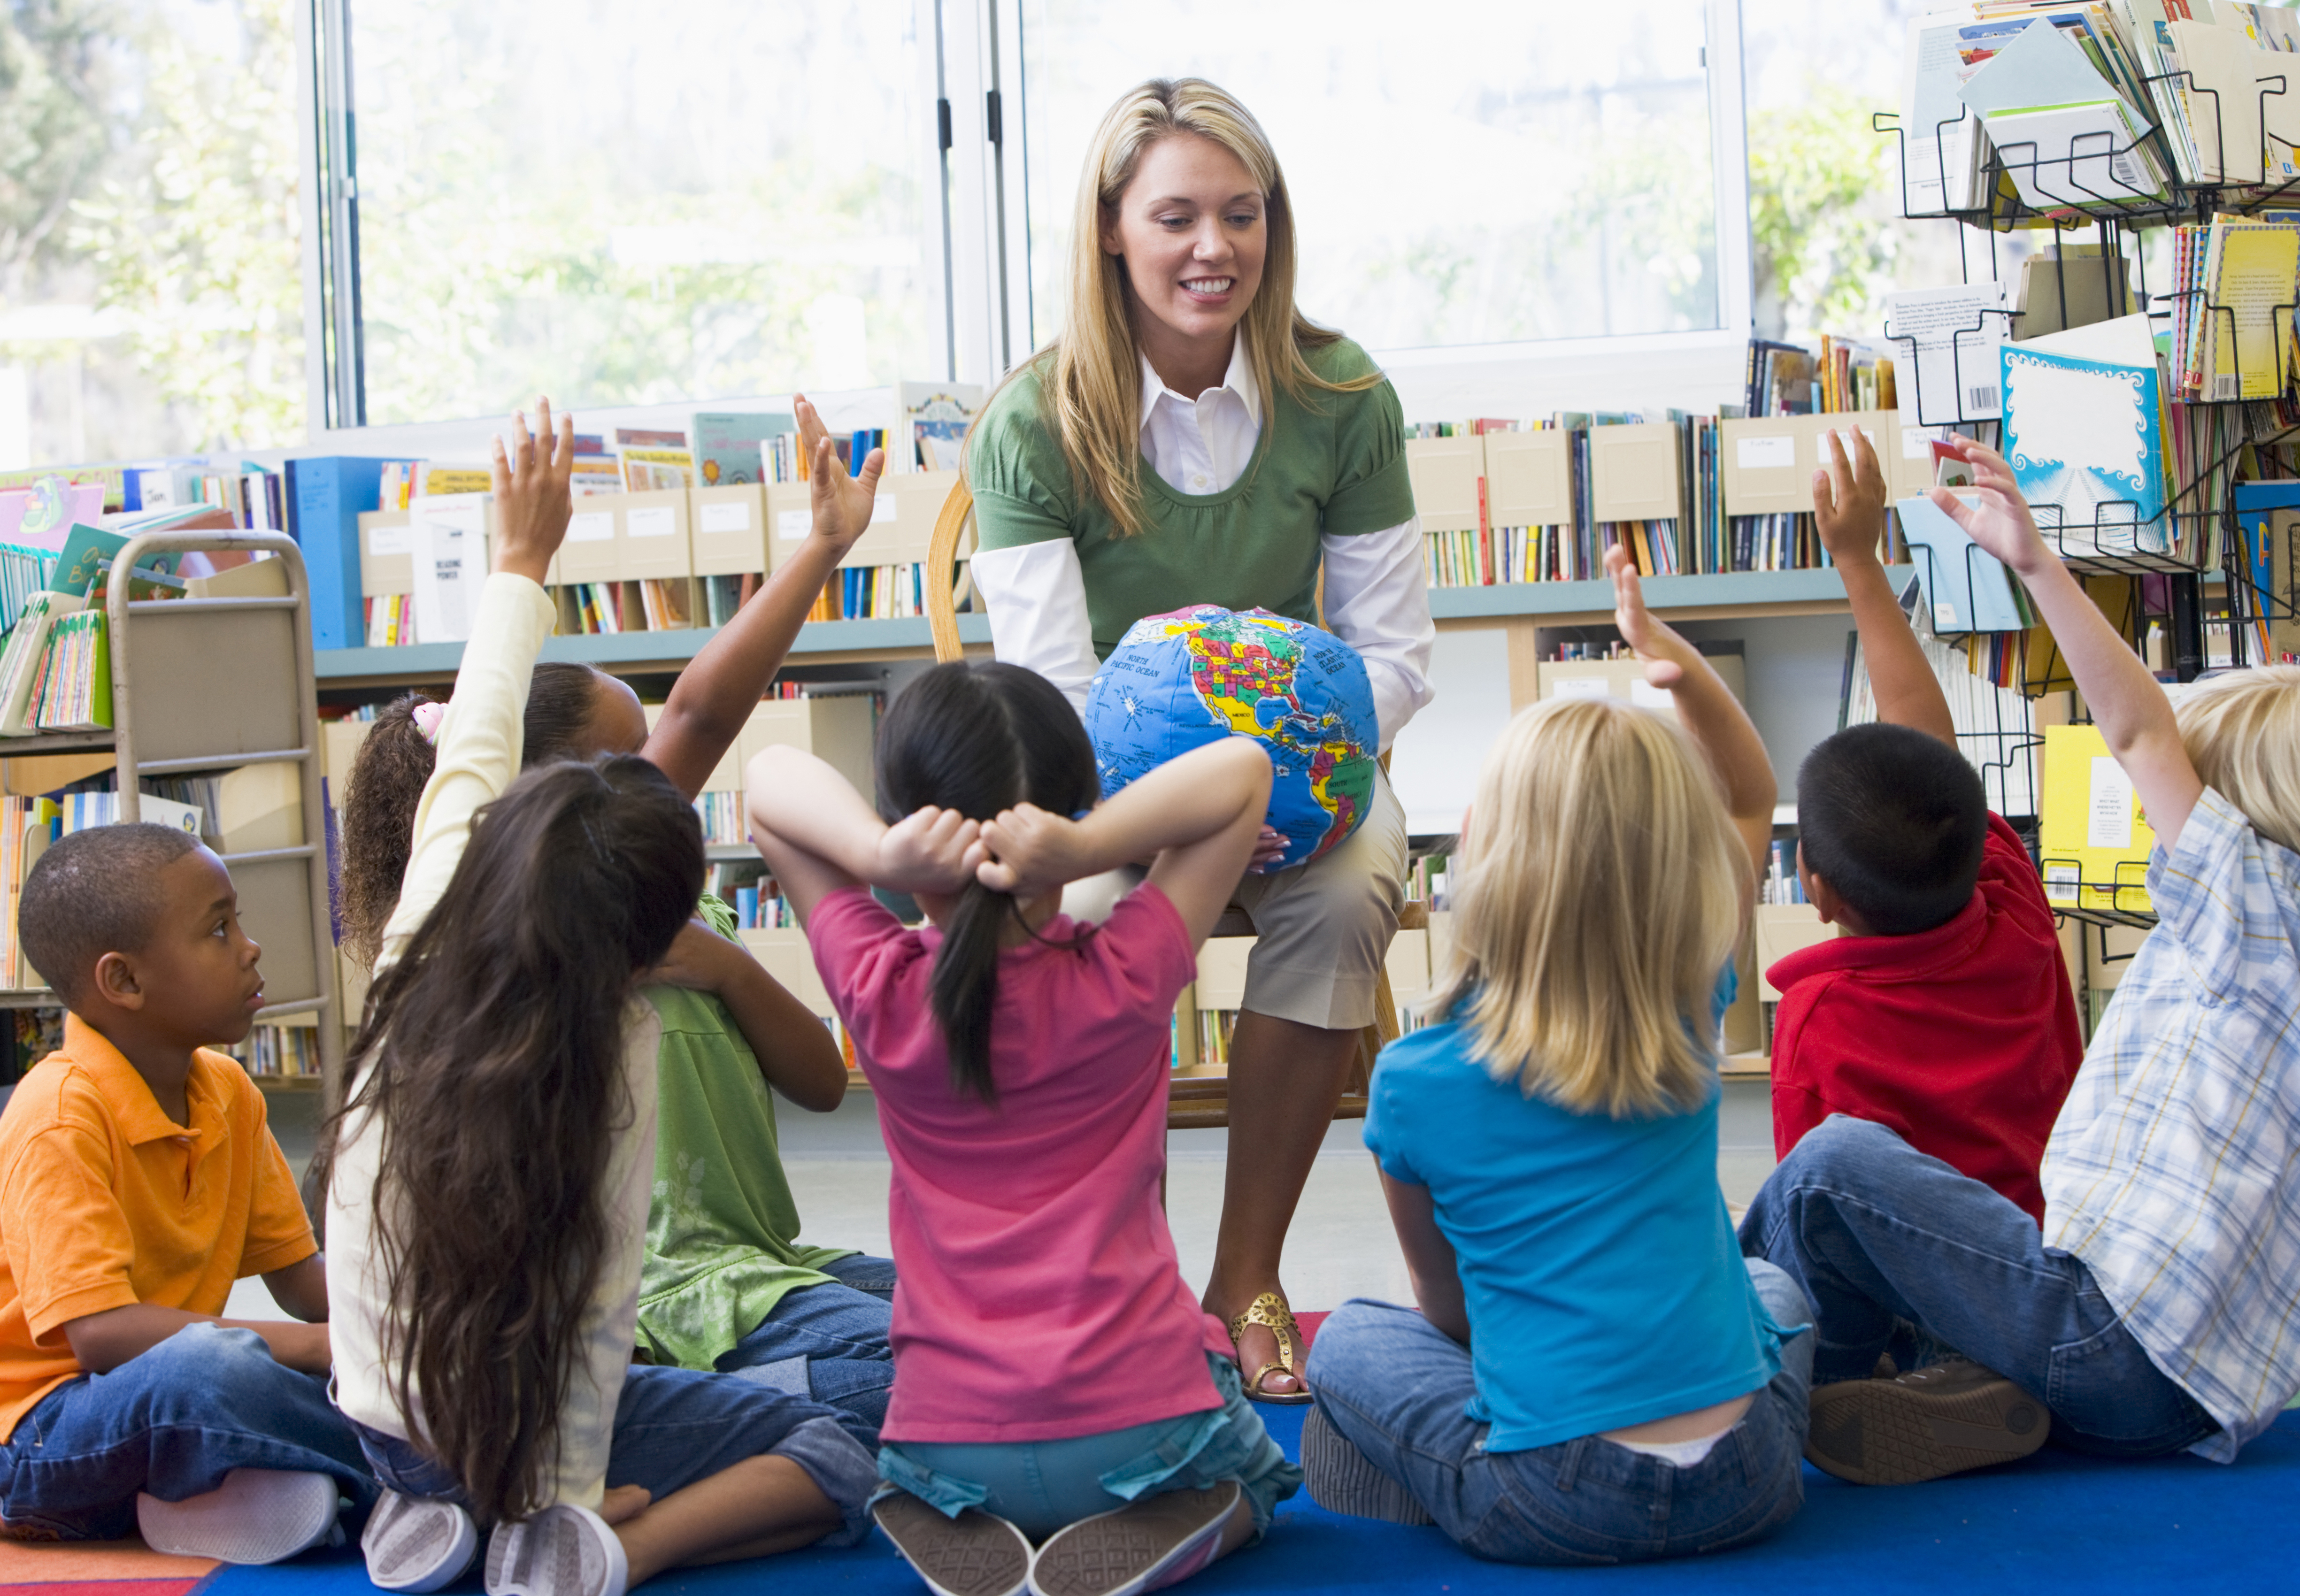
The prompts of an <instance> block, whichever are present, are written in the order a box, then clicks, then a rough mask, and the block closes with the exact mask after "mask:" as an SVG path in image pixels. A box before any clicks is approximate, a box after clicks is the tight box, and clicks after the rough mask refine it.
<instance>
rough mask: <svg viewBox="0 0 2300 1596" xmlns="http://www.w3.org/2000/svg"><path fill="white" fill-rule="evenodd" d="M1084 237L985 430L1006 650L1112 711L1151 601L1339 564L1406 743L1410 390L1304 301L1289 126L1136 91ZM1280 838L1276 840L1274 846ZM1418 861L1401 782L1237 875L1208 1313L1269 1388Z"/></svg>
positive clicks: (1292, 578)
mask: <svg viewBox="0 0 2300 1596" xmlns="http://www.w3.org/2000/svg"><path fill="white" fill-rule="evenodd" d="M1294 270H1295V243H1294V220H1293V214H1292V211H1291V208H1290V205H1289V203H1288V198H1287V193H1286V180H1285V178H1284V176H1283V175H1282V174H1281V173H1280V171H1279V167H1278V158H1277V156H1276V155H1275V154H1273V153H1272V152H1271V147H1270V142H1269V140H1268V138H1266V137H1264V136H1263V131H1262V129H1261V127H1260V126H1259V125H1258V124H1257V123H1256V122H1255V121H1254V118H1253V116H1252V114H1251V113H1249V112H1247V111H1246V108H1245V107H1244V106H1243V105H1240V104H1238V102H1237V101H1236V100H1234V99H1232V98H1231V97H1230V96H1229V95H1227V94H1225V93H1223V92H1222V91H1221V89H1219V88H1217V87H1214V86H1213V84H1211V83H1206V82H1203V81H1201V80H1199V79H1188V78H1186V79H1179V80H1175V81H1167V80H1163V79H1160V80H1156V81H1153V82H1149V83H1145V84H1143V85H1142V86H1141V87H1138V88H1136V89H1134V90H1132V91H1130V92H1129V93H1128V94H1126V95H1125V96H1122V97H1121V99H1120V100H1119V102H1118V103H1117V104H1115V105H1113V106H1112V107H1111V109H1110V112H1109V113H1108V114H1107V115H1105V116H1104V118H1103V121H1102V126H1101V128H1100V129H1098V130H1097V131H1096V135H1095V139H1094V145H1093V147H1092V149H1091V150H1090V151H1089V153H1088V156H1087V162H1086V170H1085V172H1084V174H1083V176H1082V177H1081V179H1080V180H1079V196H1078V206H1077V211H1076V216H1075V225H1074V231H1073V236H1072V239H1071V265H1070V274H1069V284H1068V288H1067V291H1066V295H1065V300H1064V312H1063V333H1062V336H1061V337H1059V338H1057V339H1056V340H1055V341H1054V343H1053V344H1051V345H1048V346H1047V347H1046V348H1045V349H1042V350H1040V351H1039V352H1038V353H1037V354H1036V355H1034V356H1033V357H1032V358H1031V359H1030V360H1029V361H1028V362H1024V364H1023V365H1022V366H1021V367H1020V368H1018V369H1017V370H1016V371H1015V372H1014V373H1013V376H1012V377H1010V378H1008V380H1007V382H1006V384H1005V386H1004V387H1002V388H1001V389H1000V390H999V391H998V393H997V394H996V395H994V396H993V398H992V399H991V402H990V403H989V406H988V409H987V410H986V411H985V413H984V416H983V419H982V421H981V423H980V424H979V426H978V427H977V428H975V430H974V434H973V436H972V437H971V439H970V441H969V444H968V449H967V459H966V470H967V478H968V482H969V484H970V486H971V487H972V489H973V492H974V502H975V509H976V514H977V518H978V520H979V526H980V530H981V549H980V552H979V553H978V554H977V555H976V556H975V559H974V565H973V571H974V580H975V583H976V585H977V586H978V587H979V589H980V591H981V593H982V594H983V596H984V597H985V599H986V600H987V601H988V609H989V614H990V629H991V635H992V636H993V638H994V639H995V640H996V648H997V655H998V658H999V659H1000V660H1002V661H1008V662H1010V663H1013V664H1018V665H1023V666H1027V667H1029V669H1033V670H1036V671H1038V673H1039V674H1041V675H1042V676H1045V677H1047V678H1048V679H1049V680H1051V681H1052V682H1053V683H1054V685H1055V686H1058V687H1060V688H1061V689H1063V692H1064V693H1065V694H1069V695H1070V697H1071V701H1072V702H1074V703H1076V704H1079V706H1081V707H1083V705H1084V703H1085V702H1086V691H1087V686H1088V683H1089V682H1090V681H1091V680H1092V679H1093V677H1094V674H1095V672H1096V669H1098V668H1099V662H1100V661H1101V659H1102V658H1103V657H1104V656H1105V655H1107V654H1108V653H1109V652H1110V650H1111V648H1112V647H1113V645H1115V644H1116V643H1117V642H1118V640H1119V638H1120V637H1121V636H1123V635H1124V633H1125V631H1126V628H1128V627H1129V626H1130V625H1132V624H1133V623H1134V622H1135V621H1137V620H1138V619H1141V618H1142V617H1143V616H1145V615H1155V614H1160V613H1162V612H1163V611H1169V610H1175V609H1179V608H1180V607H1182V606H1183V605H1186V604H1193V603H1216V604H1222V605H1225V606H1228V607H1229V608H1231V609H1246V608H1250V607H1253V606H1255V605H1259V606H1261V607H1263V608H1264V609H1267V610H1272V611H1278V612H1279V613H1280V614H1284V615H1290V616H1293V617H1295V618H1296V619H1302V620H1319V619H1321V618H1320V616H1319V613H1318V611H1319V606H1320V586H1321V571H1322V579H1323V609H1324V615H1323V618H1322V624H1324V625H1325V626H1327V627H1328V628H1330V629H1331V630H1332V631H1334V632H1335V633H1337V634H1338V636H1340V637H1341V638H1342V639H1343V641H1345V642H1346V643H1348V644H1351V645H1352V646H1353V647H1354V648H1355V649H1356V650H1357V651H1358V653H1360V654H1361V655H1363V657H1364V659H1365V662H1366V668H1367V671H1368V674H1369V675H1370V676H1371V678H1372V682H1373V693H1374V702H1375V707H1376V709H1377V711H1378V712H1379V718H1380V722H1381V740H1382V744H1383V746H1384V747H1387V746H1388V744H1389V743H1390V741H1391V739H1392V738H1394V737H1396V735H1397V732H1398V728H1399V727H1403V726H1404V724H1405V723H1406V721H1407V720H1409V719H1412V718H1413V713H1414V711H1416V710H1418V709H1420V708H1421V706H1422V705H1423V704H1425V703H1427V702H1429V697H1430V692H1429V681H1428V675H1427V673H1428V669H1429V649H1430V645H1431V643H1432V642H1433V640H1434V638H1435V630H1434V628H1432V626H1431V624H1430V620H1429V594H1428V590H1427V588H1426V586H1425V584H1424V578H1423V574H1422V561H1421V527H1420V524H1419V523H1418V521H1417V520H1415V518H1414V513H1413V491H1412V489H1411V488H1410V487H1409V486H1407V483H1406V476H1405V458H1404V428H1403V423H1402V420H1401V416H1400V412H1399V409H1398V403H1397V395H1396V393H1395V392H1394V391H1393V390H1392V389H1391V387H1390V386H1389V384H1388V380H1387V379H1386V378H1383V377H1382V375H1381V374H1380V372H1379V371H1378V370H1375V368H1374V366H1373V364H1372V362H1371V361H1370V360H1368V359H1367V357H1366V355H1365V353H1364V351H1363V350H1361V349H1360V348H1358V346H1357V345H1354V344H1352V343H1350V342H1349V341H1348V340H1347V339H1346V338H1344V337H1341V336H1340V335H1339V334H1338V333H1333V332H1329V331H1327V330H1326V329H1324V328H1318V327H1315V326H1313V325H1312V324H1311V323H1310V322H1309V321H1307V320H1304V318H1303V317H1302V315H1301V313H1300V312H1298V311H1296V309H1295V307H1294ZM1275 844H1276V837H1275V834H1274V833H1265V834H1264V839H1263V849H1262V850H1261V851H1260V852H1257V854H1256V859H1257V861H1258V862H1266V861H1267V860H1269V859H1271V858H1274V857H1275V854H1276V852H1277V850H1276V846H1275ZM1404 868H1405V818H1404V812H1403V811H1402V810H1400V809H1399V807H1398V804H1397V801H1396V798H1395V797H1394V796H1393V795H1392V794H1391V793H1390V791H1389V787H1388V783H1387V781H1384V782H1383V783H1382V784H1381V785H1380V786H1379V788H1378V790H1377V792H1376V795H1375V799H1374V802H1373V805H1372V809H1371V813H1370V814H1369V816H1368V817H1367V819H1366V821H1365V823H1364V824H1363V826H1362V827H1360V828H1359V829H1358V831H1357V832H1356V834H1355V835H1353V836H1352V837H1351V839H1350V840H1349V842H1347V843H1346V844H1344V845H1343V846H1341V847H1339V848H1337V849H1335V850H1334V851H1333V852H1331V853H1329V854H1328V855H1326V856H1325V857H1324V858H1323V859H1321V860H1318V861H1317V862H1316V863H1314V864H1311V865H1305V866H1302V867H1299V868H1297V869H1289V870H1280V871H1276V872H1273V873H1269V874H1260V873H1254V874H1249V875H1248V876H1247V877H1246V879H1245V880H1244V881H1243V882H1242V883H1241V884H1240V885H1239V888H1238V894H1237V897H1236V902H1238V903H1239V904H1240V906H1242V907H1243V908H1245V909H1246V910H1247V912H1248V913H1249V914H1250V915H1251V916H1252V917H1253V919H1254V929H1255V932H1256V933H1257V935H1258V939H1259V940H1258V941H1257V942H1256V943H1255V946H1254V952H1253V955H1252V957H1251V960H1250V961H1249V964H1248V966H1247V973H1246V997H1245V1005H1244V1011H1243V1012H1242V1013H1241V1014H1240V1015H1239V1016H1238V1030H1237V1034H1236V1036H1235V1038H1234V1040H1233V1042H1232V1044H1231V1050H1230V1070H1229V1115H1230V1145H1231V1147H1232V1149H1233V1150H1234V1151H1235V1152H1236V1154H1237V1155H1238V1156H1235V1157H1233V1158H1232V1159H1231V1160H1229V1169H1228V1172H1227V1177H1226V1185H1225V1188H1224V1192H1223V1201H1222V1218H1221V1236H1220V1240H1219V1243H1218V1245H1217V1249H1216V1251H1215V1256H1214V1266H1213V1275H1212V1277H1211V1278H1210V1279H1209V1281H1208V1283H1207V1285H1206V1292H1205V1297H1204V1307H1205V1309H1206V1310H1207V1311H1208V1312H1210V1313H1213V1314H1214V1315H1215V1316H1217V1317H1218V1318H1221V1319H1222V1320H1223V1321H1225V1322H1226V1323H1228V1324H1229V1326H1230V1335H1231V1338H1232V1340H1233V1342H1235V1343H1236V1344H1237V1347H1238V1356H1239V1359H1240V1363H1241V1366H1242V1367H1243V1368H1244V1369H1246V1370H1247V1371H1250V1372H1249V1373H1248V1375H1247V1377H1246V1391H1247V1394H1248V1395H1250V1396H1251V1397H1253V1398H1254V1400H1256V1401H1281V1402H1306V1401H1309V1396H1308V1392H1306V1390H1305V1389H1304V1386H1303V1384H1302V1381H1301V1379H1300V1371H1299V1367H1298V1363H1297V1360H1296V1348H1297V1344H1298V1343H1297V1342H1296V1327H1295V1324H1294V1318H1293V1315H1292V1313H1291V1312H1290V1311H1288V1306H1287V1301H1286V1296H1285V1290H1284V1287H1283V1286H1282V1285H1281V1284H1280V1283H1279V1276H1278V1265H1279V1254H1280V1253H1281V1251H1283V1250H1284V1247H1285V1242H1286V1230H1287V1226H1288V1225H1289V1224H1290V1223H1291V1222H1292V1220H1293V1217H1294V1208H1295V1205H1296V1202H1297V1201H1299V1200H1300V1198H1301V1194H1302V1185H1303V1182H1304V1180H1306V1179H1307V1178H1308V1176H1309V1172H1310V1166H1311V1160H1313V1159H1314V1158H1315V1157H1316V1155H1317V1151H1318V1147H1319V1144H1320V1143H1321V1140H1322V1139H1323V1137H1324V1135H1325V1130H1326V1126H1328V1124H1329V1122H1330V1121H1331V1118H1332V1116H1333V1110H1334V1105H1335V1103H1336V1102H1337V1101H1338V1100H1339V1098H1340V1095H1341V1089H1342V1083H1343V1081H1344V1079H1345V1077H1346V1073H1347V1071H1348V1068H1349V1064H1350V1060H1351V1059H1352V1057H1353V1055H1354V1049H1355V1047H1356V1039H1357V1034H1358V1033H1359V1032H1360V1031H1361V1030H1363V1028H1364V1027H1366V1026H1367V1025H1369V1024H1371V1022H1372V1019H1373V1015H1374V991H1375V985H1376V981H1377V978H1378V977H1379V972H1380V969H1381V962H1382V958H1383V955H1384V953H1385V952H1386V951H1387V949H1388V945H1389V940H1390V936H1391V935H1392V934H1393V933H1394V932H1395V931H1396V927H1397V910H1398V907H1399V904H1400V902H1401V901H1402V895H1403V894H1402V891H1401V884H1402V881H1403V877H1404ZM1137 875H1138V873H1137ZM1113 890H1122V884H1121V885H1119V886H1117V887H1115V888H1113V886H1112V884H1108V883H1105V884H1104V889H1103V891H1102V893H1101V895H1103V896H1104V897H1108V896H1109V895H1111V894H1112V892H1113ZM1091 895H1093V894H1090V893H1087V892H1081V891H1078V890H1074V891H1073V893H1072V894H1071V903H1070V907H1071V910H1072V911H1073V912H1084V913H1086V914H1087V915H1088V916H1089V917H1094V918H1098V916H1097V915H1096V908H1095V907H1094V906H1090V905H1089V904H1088V903H1087V902H1081V899H1082V898H1086V897H1089V896H1091ZM1100 912H1101V913H1107V912H1108V909H1107V905H1106V904H1104V905H1101V906H1100Z"/></svg>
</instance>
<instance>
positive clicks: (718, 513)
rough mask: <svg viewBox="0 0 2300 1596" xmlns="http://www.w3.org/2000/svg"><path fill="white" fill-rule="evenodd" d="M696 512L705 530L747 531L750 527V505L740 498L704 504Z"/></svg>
mask: <svg viewBox="0 0 2300 1596" xmlns="http://www.w3.org/2000/svg"><path fill="white" fill-rule="evenodd" d="M696 513H697V514H698V516H699V517H700V518H701V520H702V525H703V530H704V531H705V532H748V531H749V530H750V529H751V507H750V506H749V505H748V504H746V503H743V502H742V501H741V500H740V499H737V500H735V501H734V502H733V503H719V504H704V505H702V506H700V507H699V509H698V510H697V511H696Z"/></svg>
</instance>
